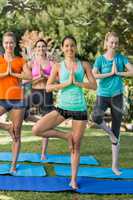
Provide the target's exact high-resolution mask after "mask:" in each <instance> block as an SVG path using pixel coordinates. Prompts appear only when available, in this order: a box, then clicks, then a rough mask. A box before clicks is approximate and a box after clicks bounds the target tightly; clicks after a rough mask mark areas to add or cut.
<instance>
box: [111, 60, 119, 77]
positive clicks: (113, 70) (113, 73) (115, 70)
mask: <svg viewBox="0 0 133 200" xmlns="http://www.w3.org/2000/svg"><path fill="white" fill-rule="evenodd" d="M111 75H119V72H118V71H117V66H116V64H115V61H113V64H112V71H111Z"/></svg>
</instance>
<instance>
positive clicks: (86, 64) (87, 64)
mask: <svg viewBox="0 0 133 200" xmlns="http://www.w3.org/2000/svg"><path fill="white" fill-rule="evenodd" d="M82 65H83V67H84V69H85V70H86V69H91V65H90V63H89V62H87V61H82Z"/></svg>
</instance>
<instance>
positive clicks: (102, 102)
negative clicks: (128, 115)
mask: <svg viewBox="0 0 133 200" xmlns="http://www.w3.org/2000/svg"><path fill="white" fill-rule="evenodd" d="M107 108H110V109H111V117H112V131H113V133H114V134H115V136H116V137H117V138H119V134H120V126H121V121H122V113H123V95H122V94H120V95H117V96H114V97H102V96H97V99H96V103H95V106H94V111H93V115H92V118H93V121H94V122H95V123H97V124H101V123H102V121H103V117H104V113H105V111H106V110H107Z"/></svg>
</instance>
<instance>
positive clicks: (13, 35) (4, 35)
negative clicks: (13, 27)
mask: <svg viewBox="0 0 133 200" xmlns="http://www.w3.org/2000/svg"><path fill="white" fill-rule="evenodd" d="M4 37H12V38H13V40H14V42H15V43H16V37H15V34H14V33H13V32H6V33H4V34H3V37H2V41H3V40H4Z"/></svg>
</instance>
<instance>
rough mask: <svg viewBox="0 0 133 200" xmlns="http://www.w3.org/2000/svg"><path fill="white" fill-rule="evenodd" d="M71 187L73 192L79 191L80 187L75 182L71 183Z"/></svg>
mask: <svg viewBox="0 0 133 200" xmlns="http://www.w3.org/2000/svg"><path fill="white" fill-rule="evenodd" d="M69 186H70V187H71V188H72V189H73V190H77V189H79V187H78V185H77V183H76V182H75V181H74V182H73V181H71V182H70V183H69Z"/></svg>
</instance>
